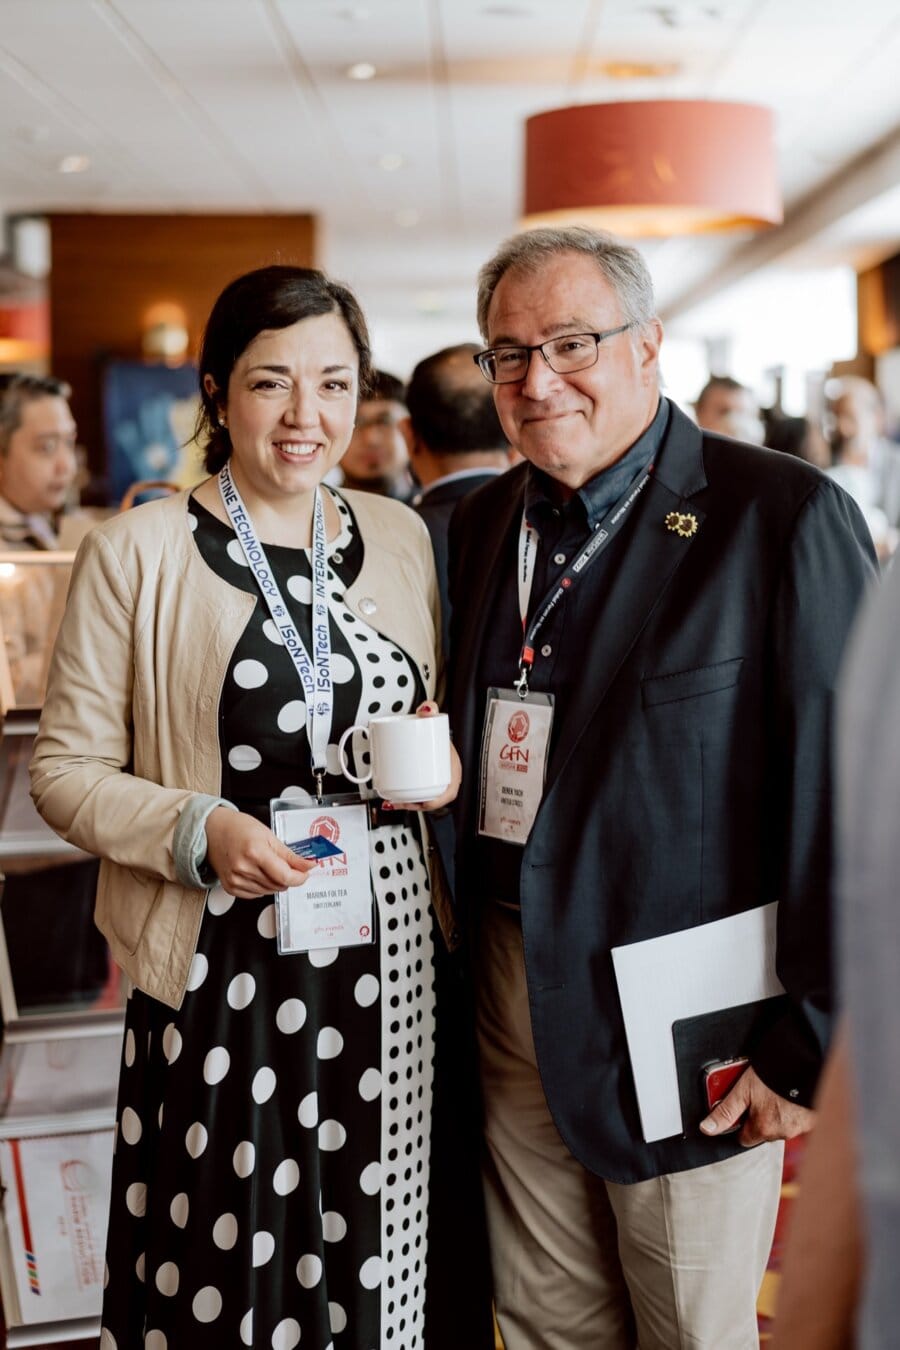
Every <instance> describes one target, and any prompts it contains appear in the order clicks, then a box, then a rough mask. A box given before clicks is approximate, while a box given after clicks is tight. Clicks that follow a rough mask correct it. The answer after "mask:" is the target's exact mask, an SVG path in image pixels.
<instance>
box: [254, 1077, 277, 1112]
mask: <svg viewBox="0 0 900 1350" xmlns="http://www.w3.org/2000/svg"><path fill="white" fill-rule="evenodd" d="M277 1081H278V1080H277V1079H276V1077H275V1074H274V1072H273V1070H272V1069H269V1068H264V1069H258V1070H257V1072H256V1074H255V1075H254V1078H253V1082H252V1084H251V1087H250V1091H251V1092H252V1093H253V1100H254V1101H255V1102H256V1104H257V1106H262V1104H263V1102H267V1101H268V1100H269V1098H270V1097H271V1095H272V1093H273V1092H274V1091H275V1085H276V1083H277Z"/></svg>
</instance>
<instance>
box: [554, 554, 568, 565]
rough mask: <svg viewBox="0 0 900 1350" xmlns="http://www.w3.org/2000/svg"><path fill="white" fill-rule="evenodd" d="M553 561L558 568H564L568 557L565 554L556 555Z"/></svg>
mask: <svg viewBox="0 0 900 1350" xmlns="http://www.w3.org/2000/svg"><path fill="white" fill-rule="evenodd" d="M553 561H554V562H555V563H556V564H557V566H558V567H562V565H563V563H564V562H565V561H566V555H565V554H564V553H554V555H553Z"/></svg>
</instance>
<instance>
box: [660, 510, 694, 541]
mask: <svg viewBox="0 0 900 1350" xmlns="http://www.w3.org/2000/svg"><path fill="white" fill-rule="evenodd" d="M699 524H700V522H699V521H698V520H697V517H696V516H695V515H694V514H693V513H692V512H691V511H670V512H669V514H668V515H667V516H666V520H665V525H666V529H667V530H671V531H672V533H673V534H679V535H681V538H682V539H690V538H691V537H692V536H693V535H695V534H696V533H697V529H698V527H699Z"/></svg>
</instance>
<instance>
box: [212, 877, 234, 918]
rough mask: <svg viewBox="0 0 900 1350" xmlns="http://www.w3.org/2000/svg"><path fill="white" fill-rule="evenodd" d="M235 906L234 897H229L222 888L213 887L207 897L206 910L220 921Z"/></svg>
mask: <svg viewBox="0 0 900 1350" xmlns="http://www.w3.org/2000/svg"><path fill="white" fill-rule="evenodd" d="M233 904H234V896H233V895H229V894H228V892H227V891H224V890H223V889H222V887H221V886H218V885H216V886H213V888H212V890H211V891H210V893H209V895H208V896H207V897H206V908H207V909H208V910H209V912H210V914H213V915H215V917H216V918H217V919H220V918H221V917H222V915H223V914H227V913H228V911H229V910H230V909H231V906H232V905H233Z"/></svg>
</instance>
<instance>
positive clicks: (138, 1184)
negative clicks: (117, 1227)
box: [125, 1181, 147, 1219]
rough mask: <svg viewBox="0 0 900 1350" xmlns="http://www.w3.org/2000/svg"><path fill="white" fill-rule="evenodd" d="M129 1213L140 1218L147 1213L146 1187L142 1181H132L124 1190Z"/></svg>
mask: <svg viewBox="0 0 900 1350" xmlns="http://www.w3.org/2000/svg"><path fill="white" fill-rule="evenodd" d="M125 1204H126V1205H127V1206H128V1212H129V1214H133V1215H134V1217H135V1218H136V1219H141V1218H143V1216H144V1215H145V1214H146V1213H147V1187H146V1185H145V1184H144V1182H143V1181H133V1182H132V1183H131V1185H130V1186H129V1187H128V1190H127V1191H126V1192H125Z"/></svg>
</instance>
